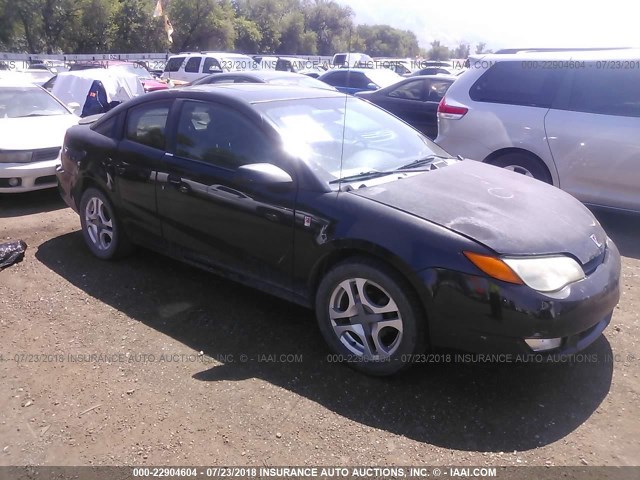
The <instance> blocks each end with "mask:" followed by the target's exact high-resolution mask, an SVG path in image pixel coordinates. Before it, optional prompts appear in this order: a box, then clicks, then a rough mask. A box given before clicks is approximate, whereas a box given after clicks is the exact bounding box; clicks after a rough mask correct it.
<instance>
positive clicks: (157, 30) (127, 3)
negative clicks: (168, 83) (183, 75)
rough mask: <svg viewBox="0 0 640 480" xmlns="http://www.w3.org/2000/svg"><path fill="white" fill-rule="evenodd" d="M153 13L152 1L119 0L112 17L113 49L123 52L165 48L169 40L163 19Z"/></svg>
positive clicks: (154, 50)
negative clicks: (155, 16)
mask: <svg viewBox="0 0 640 480" xmlns="http://www.w3.org/2000/svg"><path fill="white" fill-rule="evenodd" d="M152 15H153V4H152V2H149V1H145V0H118V5H116V7H115V13H114V14H113V17H112V23H113V26H114V27H113V43H112V47H111V48H112V50H114V51H116V52H122V53H132V52H158V51H162V50H164V49H165V48H166V45H167V43H168V42H167V36H166V34H165V31H164V24H163V20H162V18H154V17H153V16H152Z"/></svg>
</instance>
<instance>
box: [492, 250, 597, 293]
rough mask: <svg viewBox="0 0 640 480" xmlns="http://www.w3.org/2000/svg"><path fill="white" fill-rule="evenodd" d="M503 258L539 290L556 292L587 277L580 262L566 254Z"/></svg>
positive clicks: (531, 285) (523, 278) (532, 286)
mask: <svg viewBox="0 0 640 480" xmlns="http://www.w3.org/2000/svg"><path fill="white" fill-rule="evenodd" d="M503 260H504V263H506V264H507V265H509V267H511V269H512V270H513V271H514V272H516V274H517V275H518V276H519V277H520V278H521V279H522V281H523V282H524V283H525V284H527V285H528V286H530V287H531V288H533V289H534V290H538V291H539V292H555V291H558V290H560V289H561V288H563V287H565V286H567V285H568V284H570V283H573V282H577V281H578V280H582V279H583V278H584V277H585V275H584V270H582V267H581V266H580V265H579V264H578V262H576V261H575V260H574V259H573V258H571V257H567V256H564V255H558V256H552V257H529V258H504V259H503Z"/></svg>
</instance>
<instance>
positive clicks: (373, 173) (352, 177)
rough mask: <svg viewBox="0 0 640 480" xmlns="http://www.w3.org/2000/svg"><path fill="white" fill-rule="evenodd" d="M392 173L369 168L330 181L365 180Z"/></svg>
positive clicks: (331, 182)
mask: <svg viewBox="0 0 640 480" xmlns="http://www.w3.org/2000/svg"><path fill="white" fill-rule="evenodd" d="M392 173H393V172H389V171H381V170H369V171H366V172H360V173H356V174H355V175H349V176H347V177H342V178H336V179H335V180H331V181H330V182H329V183H330V184H333V183H340V182H350V181H353V180H364V179H366V178H375V177H382V176H384V175H390V174H392Z"/></svg>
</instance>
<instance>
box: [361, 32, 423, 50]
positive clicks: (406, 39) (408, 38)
mask: <svg viewBox="0 0 640 480" xmlns="http://www.w3.org/2000/svg"><path fill="white" fill-rule="evenodd" d="M358 36H359V37H360V38H361V39H362V41H363V42H364V44H365V45H366V50H367V53H368V54H369V55H371V56H372V57H414V56H416V55H417V54H418V53H419V52H420V47H419V46H418V39H417V38H416V35H415V34H414V33H413V32H410V31H408V30H399V29H397V28H393V27H390V26H389V25H360V26H359V27H358Z"/></svg>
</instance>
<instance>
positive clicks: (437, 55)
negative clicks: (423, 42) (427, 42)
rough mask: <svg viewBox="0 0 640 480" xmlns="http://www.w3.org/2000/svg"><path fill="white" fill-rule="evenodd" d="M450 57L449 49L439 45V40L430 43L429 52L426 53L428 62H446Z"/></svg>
mask: <svg viewBox="0 0 640 480" xmlns="http://www.w3.org/2000/svg"><path fill="white" fill-rule="evenodd" d="M450 57H451V53H450V52H449V48H448V47H445V46H444V45H440V40H434V41H433V42H431V50H429V52H427V58H428V59H429V60H447V59H448V58H450Z"/></svg>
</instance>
